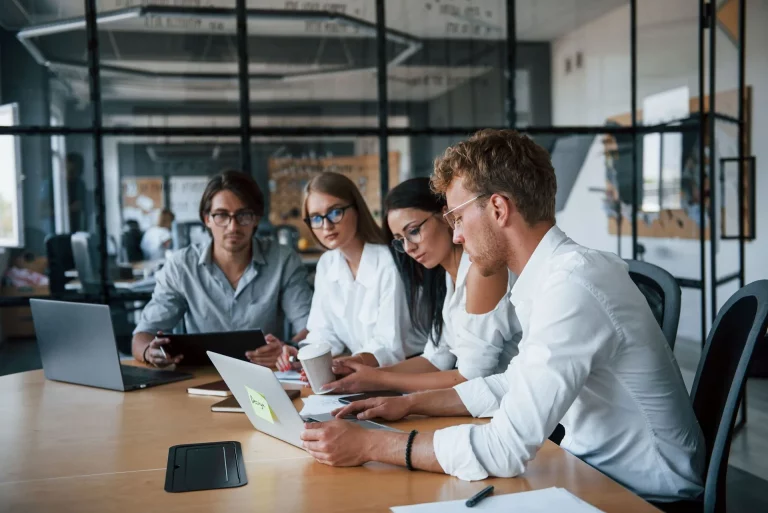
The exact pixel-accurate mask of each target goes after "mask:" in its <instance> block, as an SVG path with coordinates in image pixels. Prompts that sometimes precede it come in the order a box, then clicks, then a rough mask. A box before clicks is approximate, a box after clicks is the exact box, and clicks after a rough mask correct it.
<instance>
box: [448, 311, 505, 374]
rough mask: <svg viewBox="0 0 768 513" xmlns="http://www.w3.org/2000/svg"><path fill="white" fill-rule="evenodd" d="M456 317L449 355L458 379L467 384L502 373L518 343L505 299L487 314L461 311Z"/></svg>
mask: <svg viewBox="0 0 768 513" xmlns="http://www.w3.org/2000/svg"><path fill="white" fill-rule="evenodd" d="M457 315H458V317H457V319H456V320H454V321H453V323H454V324H453V325H454V327H455V333H456V335H455V337H456V340H455V342H454V344H455V349H454V350H453V352H454V354H455V355H456V357H457V360H458V368H459V372H460V373H461V375H462V376H464V377H465V378H466V379H468V380H471V379H474V378H478V377H483V376H490V375H492V374H494V373H496V372H499V368H501V369H506V364H508V363H509V359H511V357H512V356H514V355H516V354H517V353H518V348H517V344H518V341H519V340H520V329H519V323H518V322H517V318H516V317H515V310H514V307H513V306H512V304H511V303H510V302H509V300H508V298H507V297H506V296H505V297H503V298H502V299H501V301H499V304H498V305H496V308H494V309H493V310H492V311H490V312H488V313H485V314H480V315H478V314H470V313H467V312H466V311H461V312H459V313H458V314H457ZM502 360H505V361H503V362H502ZM501 363H504V365H501Z"/></svg>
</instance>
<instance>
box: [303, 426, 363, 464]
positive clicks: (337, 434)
mask: <svg viewBox="0 0 768 513" xmlns="http://www.w3.org/2000/svg"><path fill="white" fill-rule="evenodd" d="M304 428H305V429H304V431H302V433H301V439H302V440H303V441H304V443H303V445H304V448H305V449H306V450H307V452H308V453H309V454H310V455H311V456H312V457H313V458H315V459H316V460H317V461H319V462H320V463H323V464H325V465H331V466H334V467H356V466H359V465H362V464H363V463H366V462H368V461H370V460H371V457H370V456H369V449H370V446H371V445H370V437H371V436H375V432H374V431H369V430H366V429H363V428H362V427H360V426H358V425H356V424H353V423H351V422H347V421H345V420H331V421H328V422H308V423H306V424H304Z"/></svg>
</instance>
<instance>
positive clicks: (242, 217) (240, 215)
mask: <svg viewBox="0 0 768 513" xmlns="http://www.w3.org/2000/svg"><path fill="white" fill-rule="evenodd" d="M211 218H212V219H213V224H215V225H216V226H219V227H221V228H224V227H226V226H229V222H230V220H232V219H234V220H235V222H236V223H237V224H238V225H239V226H251V225H252V224H253V223H254V222H256V214H255V213H254V212H251V211H250V210H244V211H242V212H237V213H236V214H230V213H229V212H215V213H213V214H211Z"/></svg>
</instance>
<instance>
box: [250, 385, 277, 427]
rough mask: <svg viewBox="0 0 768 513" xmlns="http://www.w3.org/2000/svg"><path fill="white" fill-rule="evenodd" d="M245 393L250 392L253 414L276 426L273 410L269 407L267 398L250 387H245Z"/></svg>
mask: <svg viewBox="0 0 768 513" xmlns="http://www.w3.org/2000/svg"><path fill="white" fill-rule="evenodd" d="M245 391H246V392H248V400H249V401H250V402H251V407H252V408H253V413H255V414H256V415H257V416H259V417H261V418H262V419H264V420H266V421H267V422H269V423H270V424H274V423H275V419H274V417H273V416H272V408H270V407H269V403H267V399H266V397H264V396H263V395H261V394H260V393H258V392H257V391H255V390H252V389H250V388H248V387H245Z"/></svg>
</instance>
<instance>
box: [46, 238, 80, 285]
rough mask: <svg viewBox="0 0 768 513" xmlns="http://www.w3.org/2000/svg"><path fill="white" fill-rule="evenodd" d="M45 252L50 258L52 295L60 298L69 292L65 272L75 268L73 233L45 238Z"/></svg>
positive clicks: (49, 280)
mask: <svg viewBox="0 0 768 513" xmlns="http://www.w3.org/2000/svg"><path fill="white" fill-rule="evenodd" d="M45 254H46V257H47V258H48V283H49V286H50V289H51V295H52V296H53V297H55V298H60V297H62V296H65V295H66V294H67V290H66V287H65V285H66V283H67V282H68V281H69V278H67V277H66V275H65V273H66V272H67V271H69V270H71V269H74V268H75V259H74V257H73V256H72V234H70V233H62V234H59V235H49V236H48V237H46V238H45Z"/></svg>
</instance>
